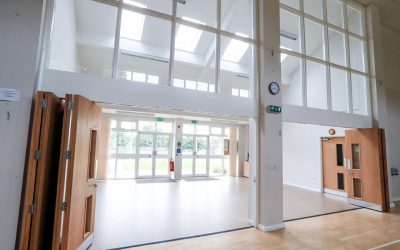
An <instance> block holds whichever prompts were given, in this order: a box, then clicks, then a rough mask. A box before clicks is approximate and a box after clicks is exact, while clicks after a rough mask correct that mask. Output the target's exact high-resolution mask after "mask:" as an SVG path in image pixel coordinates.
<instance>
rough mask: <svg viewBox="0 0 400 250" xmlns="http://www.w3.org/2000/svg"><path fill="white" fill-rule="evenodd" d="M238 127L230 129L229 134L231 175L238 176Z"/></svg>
mask: <svg viewBox="0 0 400 250" xmlns="http://www.w3.org/2000/svg"><path fill="white" fill-rule="evenodd" d="M237 145H238V127H230V133H229V163H230V170H229V175H230V176H234V177H237V176H238V147H237Z"/></svg>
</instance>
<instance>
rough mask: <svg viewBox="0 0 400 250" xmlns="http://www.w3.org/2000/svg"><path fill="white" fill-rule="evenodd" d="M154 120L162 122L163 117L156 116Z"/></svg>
mask: <svg viewBox="0 0 400 250" xmlns="http://www.w3.org/2000/svg"><path fill="white" fill-rule="evenodd" d="M156 121H157V122H163V121H164V118H162V117H157V118H156Z"/></svg>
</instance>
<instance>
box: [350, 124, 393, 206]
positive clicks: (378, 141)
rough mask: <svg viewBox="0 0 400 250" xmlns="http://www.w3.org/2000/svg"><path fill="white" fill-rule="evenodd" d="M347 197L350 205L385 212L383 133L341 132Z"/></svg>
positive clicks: (371, 130) (387, 195)
mask: <svg viewBox="0 0 400 250" xmlns="http://www.w3.org/2000/svg"><path fill="white" fill-rule="evenodd" d="M345 135H346V142H345V164H346V168H347V181H346V182H347V194H348V201H349V203H350V204H354V205H358V206H363V207H368V208H371V209H375V210H379V211H388V210H389V194H388V186H387V184H388V181H387V166H386V153H385V152H386V149H385V134H384V130H383V129H375V128H373V129H357V130H347V131H346V132H345Z"/></svg>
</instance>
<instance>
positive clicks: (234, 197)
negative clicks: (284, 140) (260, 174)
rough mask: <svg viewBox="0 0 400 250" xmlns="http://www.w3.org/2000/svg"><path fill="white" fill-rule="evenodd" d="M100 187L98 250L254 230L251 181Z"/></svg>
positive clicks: (132, 182)
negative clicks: (250, 217) (250, 220)
mask: <svg viewBox="0 0 400 250" xmlns="http://www.w3.org/2000/svg"><path fill="white" fill-rule="evenodd" d="M216 178H217V179H218V180H209V181H185V180H181V181H178V182H172V183H165V182H164V183H140V184H138V183H136V181H135V180H116V181H103V182H99V187H98V190H97V197H96V199H97V201H96V221H95V232H94V237H95V243H94V245H93V249H101V250H104V249H110V248H118V247H126V246H133V245H138V244H143V243H149V242H157V241H165V240H170V239H176V238H181V237H187V236H194V235H201V234H206V233H213V232H220V231H226V230H230V229H236V228H243V227H248V226H249V223H248V219H247V218H248V180H247V178H233V177H216Z"/></svg>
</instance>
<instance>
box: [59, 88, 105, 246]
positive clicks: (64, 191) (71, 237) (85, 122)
mask: <svg viewBox="0 0 400 250" xmlns="http://www.w3.org/2000/svg"><path fill="white" fill-rule="evenodd" d="M100 122H101V108H100V107H99V106H98V105H97V104H96V103H95V102H92V101H89V100H87V99H85V98H84V97H82V96H79V95H75V96H73V95H67V96H66V108H65V115H64V125H63V137H62V144H61V145H62V146H61V159H60V174H59V179H58V190H57V205H58V206H57V208H56V218H55V224H54V234H53V249H68V250H76V249H87V248H88V247H89V246H90V245H91V243H92V242H93V230H94V211H95V204H96V180H95V166H96V155H97V154H96V151H97V135H98V131H99V129H100Z"/></svg>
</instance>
